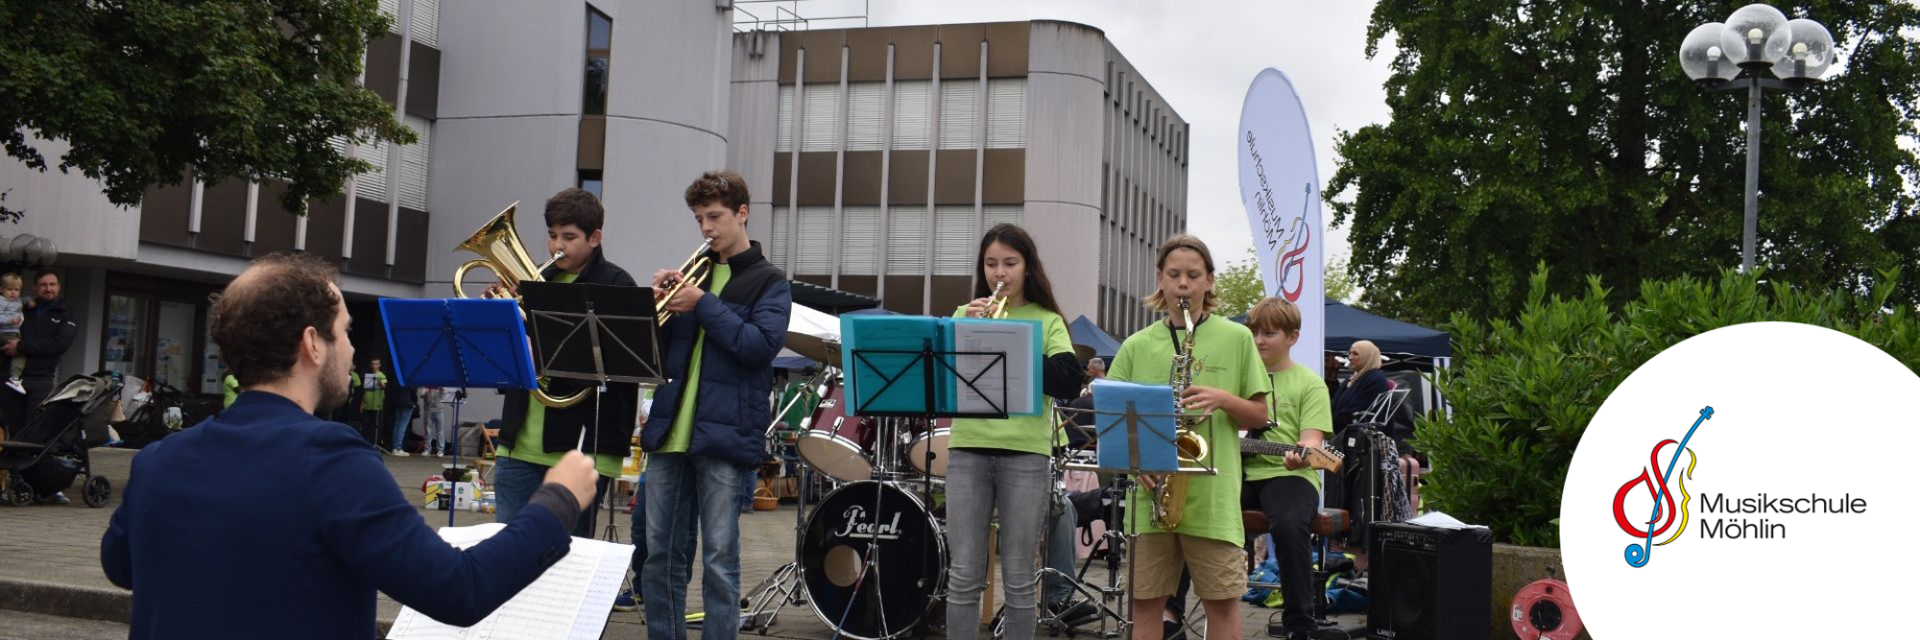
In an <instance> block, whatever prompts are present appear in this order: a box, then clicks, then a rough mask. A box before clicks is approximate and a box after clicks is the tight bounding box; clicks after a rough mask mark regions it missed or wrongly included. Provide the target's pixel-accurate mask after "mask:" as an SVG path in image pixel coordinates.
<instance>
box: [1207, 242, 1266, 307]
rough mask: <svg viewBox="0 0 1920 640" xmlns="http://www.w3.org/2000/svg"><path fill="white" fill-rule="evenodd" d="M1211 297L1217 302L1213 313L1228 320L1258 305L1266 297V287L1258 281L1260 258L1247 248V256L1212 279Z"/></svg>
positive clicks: (1262, 282)
mask: <svg viewBox="0 0 1920 640" xmlns="http://www.w3.org/2000/svg"><path fill="white" fill-rule="evenodd" d="M1213 295H1214V297H1215V298H1217V299H1218V301H1219V302H1218V304H1216V305H1215V306H1214V310H1213V312H1214V313H1217V314H1220V315H1221V316H1224V317H1228V318H1231V317H1234V316H1238V315H1240V314H1243V313H1246V312H1247V310H1248V309H1252V308H1253V305H1255V304H1259V302H1260V300H1261V299H1262V298H1265V297H1267V285H1266V283H1265V282H1264V281H1262V280H1261V279H1260V256H1259V255H1258V254H1255V253H1254V252H1253V249H1252V248H1248V249H1247V255H1245V256H1243V257H1242V258H1241V259H1239V260H1235V261H1233V264H1230V265H1227V268H1225V269H1221V270H1220V273H1219V274H1218V275H1216V276H1214V278H1213Z"/></svg>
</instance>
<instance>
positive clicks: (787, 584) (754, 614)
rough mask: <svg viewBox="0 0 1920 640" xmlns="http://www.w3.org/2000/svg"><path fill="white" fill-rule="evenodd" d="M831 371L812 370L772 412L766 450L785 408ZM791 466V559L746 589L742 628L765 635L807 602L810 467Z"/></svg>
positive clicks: (775, 434)
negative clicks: (794, 471)
mask: <svg viewBox="0 0 1920 640" xmlns="http://www.w3.org/2000/svg"><path fill="white" fill-rule="evenodd" d="M832 371H833V368H832V367H825V368H822V369H821V370H820V372H819V373H817V374H815V375H814V377H813V378H809V379H807V381H806V383H805V385H806V386H805V389H806V391H804V392H801V393H796V394H793V398H791V399H788V400H787V404H786V406H783V407H781V408H780V411H779V412H777V413H775V414H774V418H773V421H772V422H770V423H769V424H767V434H766V443H767V448H768V450H769V451H771V450H773V449H775V448H777V446H778V445H777V444H775V442H776V438H778V437H779V434H778V433H777V432H776V431H775V427H776V426H778V425H779V424H780V417H781V416H785V415H786V414H787V412H788V411H791V410H793V406H794V405H795V404H797V403H799V402H800V399H801V398H803V397H805V396H806V395H807V394H812V393H815V391H814V389H815V388H816V387H817V385H818V384H819V383H820V382H821V381H823V380H826V379H828V378H830V377H831V375H832V374H831V372H832ZM810 419H811V418H802V419H801V420H802V422H803V424H801V425H800V427H801V429H802V430H805V427H806V425H805V424H804V421H806V420H810ZM776 457H778V456H776ZM794 466H795V467H797V468H798V473H797V474H796V475H795V476H794V478H796V482H797V483H798V487H797V490H796V491H795V492H794V499H795V505H794V510H793V560H792V561H790V562H788V563H786V564H783V565H780V566H779V567H777V568H775V569H774V570H773V573H772V574H770V575H768V576H767V578H766V579H765V580H762V581H760V584H759V585H758V586H755V587H754V588H753V590H752V591H749V592H747V594H746V596H745V599H746V600H747V601H748V602H749V603H751V605H752V606H750V607H748V608H745V609H743V610H744V611H746V612H747V624H746V626H745V628H744V629H742V630H743V631H751V632H755V633H758V634H760V635H766V634H767V631H769V630H771V629H772V628H773V623H774V622H775V621H777V620H779V618H780V612H781V611H782V610H784V609H786V608H787V606H789V605H792V606H800V605H803V604H806V603H807V601H806V591H807V590H806V589H805V588H803V587H805V585H806V576H805V571H806V565H804V564H802V563H801V558H800V552H801V551H800V550H801V547H802V544H803V543H804V541H805V539H806V533H807V519H806V514H807V485H808V481H809V480H810V478H809V477H808V475H809V474H810V473H811V471H810V470H809V469H808V468H807V465H806V464H805V463H801V464H796V465H794Z"/></svg>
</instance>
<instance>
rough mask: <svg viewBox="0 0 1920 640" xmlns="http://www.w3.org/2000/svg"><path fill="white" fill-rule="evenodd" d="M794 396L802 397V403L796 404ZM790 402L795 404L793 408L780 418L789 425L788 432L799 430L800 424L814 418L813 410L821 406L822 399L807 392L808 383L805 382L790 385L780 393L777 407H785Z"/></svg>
mask: <svg viewBox="0 0 1920 640" xmlns="http://www.w3.org/2000/svg"><path fill="white" fill-rule="evenodd" d="M794 396H800V401H798V402H794V400H793V397H794ZM789 402H792V403H793V406H792V408H789V409H787V412H786V413H785V414H782V415H781V418H780V419H781V421H783V422H786V423H787V427H786V428H787V430H788V431H793V430H796V429H799V428H800V423H801V422H804V421H806V419H807V418H809V417H811V416H813V410H814V409H815V408H817V407H819V406H820V398H819V397H818V396H816V395H814V394H813V393H809V392H808V391H807V383H805V382H794V383H791V384H788V385H787V388H786V389H785V390H783V391H781V392H780V404H778V405H775V406H776V407H785V406H787V403H789Z"/></svg>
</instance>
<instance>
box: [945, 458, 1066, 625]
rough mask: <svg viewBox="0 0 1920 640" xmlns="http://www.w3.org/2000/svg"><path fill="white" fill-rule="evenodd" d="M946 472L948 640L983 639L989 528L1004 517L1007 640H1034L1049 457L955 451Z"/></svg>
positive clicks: (1002, 567) (1002, 540) (1002, 573)
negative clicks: (996, 516) (982, 601)
mask: <svg viewBox="0 0 1920 640" xmlns="http://www.w3.org/2000/svg"><path fill="white" fill-rule="evenodd" d="M951 458H952V459H951V460H950V461H949V462H948V464H947V547H948V550H949V551H951V552H952V554H953V556H952V558H951V559H950V560H949V562H948V569H947V638H948V640H975V639H976V638H978V637H979V635H980V592H981V591H982V590H984V589H985V587H986V582H987V571H988V567H987V524H988V522H989V521H990V520H991V518H992V516H993V514H994V512H995V510H996V509H997V510H998V511H999V514H1000V579H1001V580H1002V581H1004V582H1005V591H1006V594H1007V617H1006V629H1007V631H1006V640H1030V639H1031V638H1033V631H1034V626H1035V624H1036V622H1035V621H1036V620H1037V619H1038V618H1037V617H1036V614H1035V612H1034V592H1035V591H1036V587H1037V583H1038V581H1037V580H1036V579H1035V575H1034V573H1035V571H1034V570H1035V568H1036V565H1035V558H1036V556H1037V555H1038V552H1039V547H1040V531H1041V529H1042V527H1044V526H1046V524H1047V516H1048V515H1049V514H1048V511H1049V509H1048V504H1047V502H1048V496H1049V495H1050V494H1049V492H1048V488H1049V487H1050V486H1051V484H1052V480H1051V479H1050V477H1049V473H1050V472H1049V470H1048V460H1047V457H1046V456H1043V455H1040V454H1034V453H1011V454H1004V455H993V454H982V453H975V452H973V451H969V450H966V449H955V450H953V453H952V456H951Z"/></svg>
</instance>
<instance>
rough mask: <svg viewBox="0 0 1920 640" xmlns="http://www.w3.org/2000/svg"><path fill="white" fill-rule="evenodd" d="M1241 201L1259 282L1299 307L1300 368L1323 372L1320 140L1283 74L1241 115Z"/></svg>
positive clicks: (1271, 76)
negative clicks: (1315, 146)
mask: <svg viewBox="0 0 1920 640" xmlns="http://www.w3.org/2000/svg"><path fill="white" fill-rule="evenodd" d="M1238 143H1239V146H1240V201H1241V202H1242V203H1243V204H1245V205H1246V207H1247V221H1248V222H1250V223H1251V224H1252V226H1253V247H1254V252H1255V253H1256V254H1258V255H1259V258H1260V280H1261V282H1262V283H1264V285H1265V287H1266V292H1267V295H1268V296H1274V297H1281V298H1286V299H1288V300H1291V301H1293V303H1294V304H1296V305H1299V306H1300V313H1301V319H1302V323H1303V324H1304V325H1305V326H1303V327H1302V328H1301V330H1300V342H1299V343H1297V344H1295V345H1294V347H1293V359H1294V361H1295V362H1298V363H1300V364H1303V365H1306V366H1308V367H1312V368H1313V371H1314V372H1315V373H1319V374H1322V375H1325V373H1326V372H1325V371H1322V369H1323V365H1324V364H1325V362H1326V359H1325V358H1324V357H1322V353H1323V352H1324V350H1325V348H1326V347H1325V345H1326V335H1327V330H1326V323H1325V320H1326V312H1327V307H1326V293H1327V292H1326V280H1325V278H1324V276H1323V275H1322V274H1323V273H1324V272H1325V270H1326V266H1325V265H1326V261H1325V259H1324V253H1325V251H1324V249H1325V246H1326V230H1325V228H1324V227H1323V226H1322V225H1321V218H1320V178H1319V176H1318V175H1316V173H1315V167H1316V165H1315V164H1314V158H1313V134H1312V130H1311V129H1310V128H1309V127H1308V126H1307V112H1306V110H1305V109H1304V108H1303V107H1302V106H1301V105H1300V96H1299V95H1298V94H1296V93H1294V91H1293V83H1292V82H1289V81H1288V80H1287V76H1286V74H1283V73H1280V71H1279V70H1277V69H1265V70H1263V71H1261V72H1260V74H1259V75H1257V76H1254V78H1253V86H1251V87H1248V88H1247V99H1246V102H1245V103H1244V104H1242V105H1241V107H1240V135H1239V140H1238Z"/></svg>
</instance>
